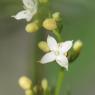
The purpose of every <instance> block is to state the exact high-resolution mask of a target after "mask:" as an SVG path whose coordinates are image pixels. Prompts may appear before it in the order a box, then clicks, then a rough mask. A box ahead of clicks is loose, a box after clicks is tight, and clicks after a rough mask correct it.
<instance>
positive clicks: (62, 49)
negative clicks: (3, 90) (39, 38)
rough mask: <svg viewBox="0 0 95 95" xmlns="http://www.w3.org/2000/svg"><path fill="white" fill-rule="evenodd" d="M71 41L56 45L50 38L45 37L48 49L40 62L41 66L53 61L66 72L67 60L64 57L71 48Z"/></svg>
mask: <svg viewBox="0 0 95 95" xmlns="http://www.w3.org/2000/svg"><path fill="white" fill-rule="evenodd" d="M72 43H73V41H65V42H60V43H57V41H56V40H55V39H54V38H53V37H51V36H48V37H47V44H48V47H49V49H50V52H49V53H46V54H45V55H44V56H43V57H42V59H41V60H40V62H41V63H42V64H45V63H49V62H52V61H55V60H56V62H57V63H58V64H59V65H60V66H61V67H64V68H65V69H66V70H68V58H67V57H66V53H67V52H68V50H70V48H71V47H72Z"/></svg>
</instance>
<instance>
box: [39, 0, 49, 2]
mask: <svg viewBox="0 0 95 95" xmlns="http://www.w3.org/2000/svg"><path fill="white" fill-rule="evenodd" d="M39 2H40V3H48V0H39Z"/></svg>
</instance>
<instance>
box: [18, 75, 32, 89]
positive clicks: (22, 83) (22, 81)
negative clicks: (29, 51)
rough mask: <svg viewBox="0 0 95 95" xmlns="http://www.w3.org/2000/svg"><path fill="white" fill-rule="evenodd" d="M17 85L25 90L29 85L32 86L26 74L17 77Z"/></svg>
mask: <svg viewBox="0 0 95 95" xmlns="http://www.w3.org/2000/svg"><path fill="white" fill-rule="evenodd" d="M19 85H20V87H21V88H22V89H24V90H27V89H30V88H31V86H32V81H31V80H30V79H29V78H28V77H26V76H22V77H21V78H20V79H19Z"/></svg>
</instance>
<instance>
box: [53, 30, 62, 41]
mask: <svg viewBox="0 0 95 95" xmlns="http://www.w3.org/2000/svg"><path fill="white" fill-rule="evenodd" d="M53 33H54V34H55V36H56V38H57V39H58V41H62V37H61V35H60V33H59V31H58V29H56V30H53Z"/></svg>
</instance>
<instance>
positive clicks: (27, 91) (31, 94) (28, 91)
mask: <svg viewBox="0 0 95 95" xmlns="http://www.w3.org/2000/svg"><path fill="white" fill-rule="evenodd" d="M25 95H33V91H32V90H30V89H29V90H26V91H25Z"/></svg>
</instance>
